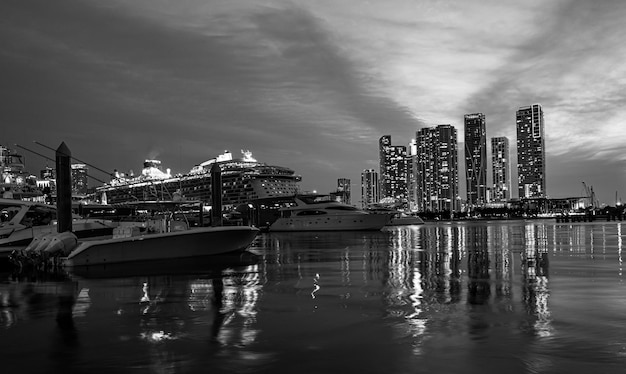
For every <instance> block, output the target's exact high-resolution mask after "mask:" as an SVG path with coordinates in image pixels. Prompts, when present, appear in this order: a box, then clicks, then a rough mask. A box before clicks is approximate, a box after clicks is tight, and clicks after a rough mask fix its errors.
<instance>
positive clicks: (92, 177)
mask: <svg viewBox="0 0 626 374" xmlns="http://www.w3.org/2000/svg"><path fill="white" fill-rule="evenodd" d="M15 146H16V147H19V148H21V149H23V150H25V151H28V152H31V153H34V154H36V155H37V156H39V157H43V158H45V159H46V160H48V161H54V162H56V159H54V158H52V157H48V156H46V155H44V154H41V153H39V152H35V151H33V150H32V149H28V148H26V147H24V146H21V145H19V144H15ZM55 151H56V150H55ZM70 157H71V156H70ZM72 158H73V157H72ZM75 160H76V161H78V162H82V161H80V160H78V159H76V158H75ZM87 165H88V164H87ZM89 166H91V165H89ZM87 176H88V177H89V178H91V179H95V180H96V181H98V182H100V183H103V184H104V183H106V182H105V181H103V180H100V179H98V178H96V177H94V176H93V175H90V174H89V173H87Z"/></svg>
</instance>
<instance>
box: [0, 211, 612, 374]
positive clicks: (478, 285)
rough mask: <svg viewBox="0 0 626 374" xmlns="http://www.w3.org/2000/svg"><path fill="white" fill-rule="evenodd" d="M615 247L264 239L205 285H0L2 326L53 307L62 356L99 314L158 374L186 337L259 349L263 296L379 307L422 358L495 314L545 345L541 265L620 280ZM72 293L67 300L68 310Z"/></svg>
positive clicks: (430, 233) (453, 227) (388, 238)
mask: <svg viewBox="0 0 626 374" xmlns="http://www.w3.org/2000/svg"><path fill="white" fill-rule="evenodd" d="M615 228H616V229H615ZM615 230H616V232H615ZM622 241H623V238H622V227H621V223H617V224H612V226H610V227H609V226H608V225H591V224H588V225H586V224H579V225H574V224H561V225H559V224H554V223H545V222H542V221H534V222H521V221H519V222H502V223H489V224H486V223H480V222H455V223H443V222H442V223H438V224H426V225H421V226H413V227H396V228H391V229H388V230H387V229H386V230H384V231H381V232H367V233H363V232H339V233H289V234H279V233H276V234H274V233H271V234H263V235H260V236H259V237H258V239H257V240H256V241H255V244H254V246H253V248H252V251H254V252H255V253H257V254H258V261H257V262H256V263H254V264H252V265H250V264H246V265H241V266H228V267H224V268H222V269H219V271H216V272H212V273H210V274H205V275H203V276H193V275H187V274H185V275H169V276H157V275H155V276H140V277H126V278H120V279H118V280H111V281H106V282H105V281H94V282H91V281H89V280H88V279H87V280H81V281H80V282H66V283H55V286H54V287H51V286H50V284H48V283H41V284H33V283H28V282H13V283H7V284H0V326H2V327H4V328H11V327H12V326H14V325H15V324H17V323H19V322H23V321H27V320H29V319H33V318H34V317H33V316H35V315H37V314H38V313H40V312H39V309H42V308H44V306H42V303H43V302H46V303H49V302H48V301H49V300H54V301H55V303H56V305H58V315H57V317H58V321H59V323H60V324H59V327H60V330H62V331H63V332H64V333H65V335H64V339H65V340H64V341H65V342H66V344H68V345H69V344H72V341H73V342H75V343H76V342H78V341H79V339H80V329H76V328H75V326H76V325H79V326H80V324H78V323H77V321H79V320H81V319H83V318H94V317H93V315H96V316H101V314H100V315H98V314H95V313H97V312H98V311H102V310H103V309H105V310H107V311H109V310H110V311H114V312H115V313H110V314H111V315H114V316H115V317H114V318H115V319H116V324H115V325H116V326H120V327H119V328H118V330H117V333H119V334H120V340H122V341H125V340H132V339H139V340H141V341H142V342H144V343H145V344H146V345H147V346H148V347H149V348H148V349H149V351H150V355H149V356H150V364H149V365H150V367H151V368H153V369H154V370H155V371H157V369H158V371H159V372H174V371H181V370H182V371H184V368H185V365H186V363H188V361H189V360H191V358H189V357H184V356H183V357H181V356H177V355H180V353H175V351H174V350H172V349H171V348H170V346H169V345H168V342H172V341H177V340H180V339H181V338H183V337H184V338H185V339H196V340H202V341H207V342H210V343H211V344H209V345H207V346H208V348H207V349H215V350H217V349H227V348H229V347H238V348H241V347H244V348H245V347H249V346H252V345H253V344H254V343H256V342H258V341H259V340H260V336H259V335H260V334H262V333H263V330H262V329H263V328H264V327H262V326H260V323H259V321H258V318H257V317H258V315H259V313H260V308H259V305H261V304H262V303H264V302H266V303H267V302H268V301H267V298H268V297H267V296H268V294H272V296H277V295H278V296H279V297H280V296H283V295H289V296H293V295H294V294H295V295H296V296H303V297H304V299H300V300H297V301H296V302H304V301H302V300H307V301H310V300H311V299H313V300H314V301H313V303H318V302H319V303H323V302H328V300H329V299H331V298H328V297H327V296H333V297H334V298H332V299H333V300H337V299H338V300H340V302H343V303H345V305H365V304H364V303H365V302H368V303H369V302H371V300H377V301H380V303H381V304H382V309H383V310H384V315H383V317H384V318H385V319H386V321H387V322H388V325H389V326H391V329H392V330H393V334H394V337H397V339H400V340H403V341H408V342H409V343H410V344H411V347H412V350H413V353H414V354H415V355H421V354H423V346H424V345H423V343H424V342H425V341H426V340H427V339H429V338H431V337H432V336H431V335H429V331H438V332H441V331H450V334H451V335H454V336H455V337H456V336H466V337H469V338H477V337H484V335H485V334H484V331H485V330H487V329H491V328H494V327H493V326H494V323H493V322H492V321H489V319H488V318H491V317H493V316H496V315H498V317H501V316H502V315H505V316H506V318H516V319H519V320H515V321H514V323H517V326H520V328H521V330H522V331H523V332H525V333H527V334H528V335H529V336H532V337H536V338H538V339H545V338H548V337H551V336H553V335H554V327H553V326H552V319H551V311H550V282H549V281H550V256H551V255H554V254H555V253H559V254H562V255H566V256H584V257H588V258H595V257H597V256H603V255H605V254H606V252H607V248H610V249H613V248H617V253H618V256H617V258H618V260H617V261H618V263H617V264H616V266H615V269H616V271H617V272H619V276H620V277H621V276H622V270H623V269H622V266H623V264H622V248H623V244H622ZM61 284H63V285H64V286H63V287H61V286H60V285H61ZM70 294H72V295H76V296H75V297H74V298H73V299H72V300H71V302H69V301H70V300H69V299H68V298H67V296H68V295H70ZM516 296H517V299H516ZM264 298H265V299H266V300H264ZM289 302H293V299H291V298H290V299H289ZM485 311H487V312H488V313H485ZM90 316H91V317H90ZM507 322H508V320H507ZM105 328H106V327H105ZM77 330H78V331H77ZM172 363H176V365H177V366H176V367H174V366H172Z"/></svg>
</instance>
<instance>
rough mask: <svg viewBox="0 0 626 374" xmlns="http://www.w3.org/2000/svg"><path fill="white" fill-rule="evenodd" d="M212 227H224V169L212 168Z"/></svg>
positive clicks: (214, 165)
mask: <svg viewBox="0 0 626 374" xmlns="http://www.w3.org/2000/svg"><path fill="white" fill-rule="evenodd" d="M211 226H222V169H221V168H220V166H219V165H218V164H217V163H215V164H213V166H212V167H211Z"/></svg>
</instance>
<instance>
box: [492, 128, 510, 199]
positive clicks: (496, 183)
mask: <svg viewBox="0 0 626 374" xmlns="http://www.w3.org/2000/svg"><path fill="white" fill-rule="evenodd" d="M510 163H511V161H510V158H509V138H507V137H496V138H491V168H492V177H493V188H492V189H491V191H492V194H491V201H493V202H506V201H507V200H509V199H510V198H511V171H510V170H511V166H510Z"/></svg>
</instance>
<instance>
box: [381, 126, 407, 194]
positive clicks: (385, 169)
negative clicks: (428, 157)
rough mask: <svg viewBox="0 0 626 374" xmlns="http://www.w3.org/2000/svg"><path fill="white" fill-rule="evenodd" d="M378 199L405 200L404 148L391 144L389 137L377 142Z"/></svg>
mask: <svg viewBox="0 0 626 374" xmlns="http://www.w3.org/2000/svg"><path fill="white" fill-rule="evenodd" d="M378 147H379V162H380V175H379V177H380V180H379V184H380V197H381V198H392V199H394V200H398V201H403V200H406V195H407V174H406V170H407V169H406V147H405V146H394V145H392V144H391V135H383V136H382V137H381V138H380V140H379V142H378Z"/></svg>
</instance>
